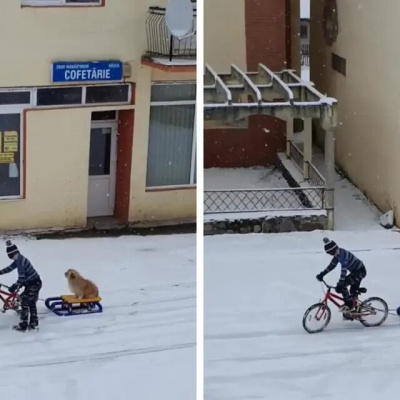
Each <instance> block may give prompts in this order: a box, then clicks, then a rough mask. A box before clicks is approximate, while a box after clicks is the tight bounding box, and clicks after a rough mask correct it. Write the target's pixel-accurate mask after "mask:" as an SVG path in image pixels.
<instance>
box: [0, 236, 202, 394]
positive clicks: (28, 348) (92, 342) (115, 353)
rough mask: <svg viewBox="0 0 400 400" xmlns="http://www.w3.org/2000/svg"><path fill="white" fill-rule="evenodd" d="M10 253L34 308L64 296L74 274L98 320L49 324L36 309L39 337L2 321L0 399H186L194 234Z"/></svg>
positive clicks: (59, 244)
mask: <svg viewBox="0 0 400 400" xmlns="http://www.w3.org/2000/svg"><path fill="white" fill-rule="evenodd" d="M16 244H17V245H18V246H19V247H20V250H21V252H22V253H23V254H25V255H26V256H27V257H28V258H29V259H30V260H31V261H32V263H33V264H34V266H35V267H36V269H37V270H38V271H39V273H40V274H41V276H42V280H43V289H42V291H41V293H40V298H41V299H44V298H45V297H50V296H58V295H60V294H67V293H68V292H69V290H68V286H67V281H66V279H65V277H64V275H63V273H64V272H65V271H66V270H67V269H68V268H74V269H77V270H78V271H80V272H81V274H82V275H83V276H84V277H87V278H89V279H92V280H93V281H94V282H96V283H97V285H98V286H99V289H100V296H101V297H102V304H103V306H104V312H103V314H93V315H87V316H76V317H58V316H56V315H54V314H52V313H49V312H48V310H47V309H46V308H45V306H44V303H43V302H39V313H40V314H41V315H40V317H41V319H40V331H39V332H26V333H20V332H15V331H12V330H11V329H10V326H11V325H12V324H14V323H16V322H17V321H18V319H17V316H16V315H15V314H14V313H13V312H8V313H6V314H1V316H0V341H1V343H2V363H1V367H0V369H1V374H0V387H1V390H2V393H3V395H4V398H9V399H15V400H26V399H29V400H44V399H54V400H86V399H96V400H108V399H111V398H116V399H123V398H129V399H140V400H155V399H163V400H176V399H185V400H194V399H195V390H196V380H195V373H196V364H195V363H196V357H195V356H196V354H195V353H196V348H195V334H196V332H195V329H196V324H195V318H196V311H195V305H196V300H195V269H196V266H195V265H196V264H195V256H196V255H195V245H196V241H195V235H171V236H147V237H138V236H135V237H133V236H129V237H121V238H100V239H71V240H41V241H33V240H32V241H24V240H18V241H16ZM0 250H1V249H0ZM8 261H9V260H8V259H7V258H6V255H5V248H4V251H3V253H0V263H1V264H2V265H4V266H6V265H8ZM15 280H16V273H14V272H12V273H10V274H8V275H5V276H2V277H0V281H1V282H2V283H5V284H10V283H12V282H14V281H15Z"/></svg>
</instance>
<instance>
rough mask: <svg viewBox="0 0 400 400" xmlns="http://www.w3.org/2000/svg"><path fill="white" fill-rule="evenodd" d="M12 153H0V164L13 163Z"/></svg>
mask: <svg viewBox="0 0 400 400" xmlns="http://www.w3.org/2000/svg"><path fill="white" fill-rule="evenodd" d="M13 163H14V153H0V164H13Z"/></svg>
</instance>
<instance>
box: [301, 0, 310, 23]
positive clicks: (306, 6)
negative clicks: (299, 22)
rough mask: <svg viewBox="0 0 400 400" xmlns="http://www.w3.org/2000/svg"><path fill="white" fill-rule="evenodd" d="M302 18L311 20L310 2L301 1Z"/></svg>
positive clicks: (308, 0)
mask: <svg viewBox="0 0 400 400" xmlns="http://www.w3.org/2000/svg"><path fill="white" fill-rule="evenodd" d="M300 18H307V19H310V0H301V1H300Z"/></svg>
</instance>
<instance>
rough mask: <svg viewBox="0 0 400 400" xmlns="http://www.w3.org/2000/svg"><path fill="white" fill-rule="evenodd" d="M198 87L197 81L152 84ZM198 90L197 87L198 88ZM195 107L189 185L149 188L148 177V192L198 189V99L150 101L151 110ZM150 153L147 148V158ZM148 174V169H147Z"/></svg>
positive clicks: (154, 83) (157, 83)
mask: <svg viewBox="0 0 400 400" xmlns="http://www.w3.org/2000/svg"><path fill="white" fill-rule="evenodd" d="M185 84H186V85H188V84H190V85H196V82H195V81H181V82H176V81H174V82H167V81H163V82H152V85H151V86H155V85H185ZM196 90H197V86H196ZM189 105H190V106H191V105H193V106H194V110H195V111H194V126H193V140H192V157H191V160H190V177H189V183H184V184H182V185H163V186H147V175H146V192H151V191H160V190H174V189H188V188H196V187H197V182H195V179H196V176H195V173H194V172H195V169H196V145H197V143H196V138H197V134H196V129H197V128H196V120H197V107H196V99H194V100H177V101H174V100H168V101H150V109H151V107H165V106H189ZM149 127H150V114H149ZM148 153H149V148H147V157H148ZM146 173H147V168H146Z"/></svg>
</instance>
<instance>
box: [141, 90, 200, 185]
mask: <svg viewBox="0 0 400 400" xmlns="http://www.w3.org/2000/svg"><path fill="white" fill-rule="evenodd" d="M195 99H196V84H194V83H183V84H182V83H162V84H155V85H153V87H152V93H151V101H152V102H151V108H150V127H149V142H148V158H147V178H146V186H147V187H148V188H154V187H165V186H182V185H194V184H196V174H195V172H196V141H195V139H196V135H195V110H196V108H195V103H196V101H195Z"/></svg>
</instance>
